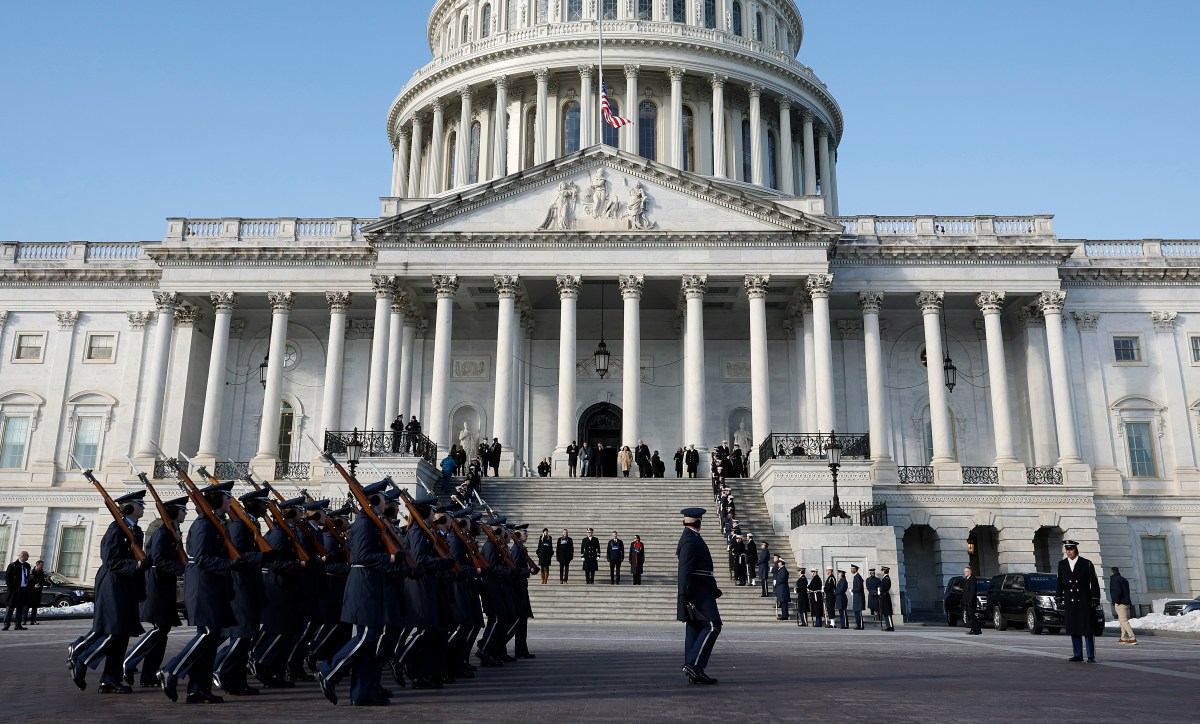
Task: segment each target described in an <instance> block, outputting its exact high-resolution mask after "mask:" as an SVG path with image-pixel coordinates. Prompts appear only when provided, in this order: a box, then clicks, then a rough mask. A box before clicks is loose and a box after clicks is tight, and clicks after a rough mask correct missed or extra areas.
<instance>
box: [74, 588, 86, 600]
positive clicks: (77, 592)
mask: <svg viewBox="0 0 1200 724" xmlns="http://www.w3.org/2000/svg"><path fill="white" fill-rule="evenodd" d="M83 594H84V590H83V589H82V588H76V589H75V590H73V591H71V595H72V596H75V597H76V598H83Z"/></svg>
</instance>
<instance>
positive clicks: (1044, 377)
mask: <svg viewBox="0 0 1200 724" xmlns="http://www.w3.org/2000/svg"><path fill="white" fill-rule="evenodd" d="M1020 318H1021V322H1022V323H1023V324H1024V326H1025V384H1026V388H1027V396H1028V398H1027V399H1028V400H1029V431H1030V433H1031V439H1030V443H1031V445H1032V458H1031V460H1030V463H1031V464H1032V465H1033V466H1035V467H1043V466H1047V465H1053V464H1054V463H1055V462H1056V461H1057V460H1058V441H1057V440H1056V439H1055V433H1054V429H1055V423H1054V405H1053V403H1052V398H1053V393H1052V392H1051V391H1050V362H1049V359H1048V357H1047V354H1046V334H1045V331H1044V330H1045V326H1046V318H1045V317H1044V316H1043V315H1042V310H1041V309H1040V308H1039V307H1038V306H1037V305H1036V304H1034V305H1031V306H1029V307H1025V308H1024V309H1022V310H1021V317H1020ZM1105 414H1106V415H1107V413H1105Z"/></svg>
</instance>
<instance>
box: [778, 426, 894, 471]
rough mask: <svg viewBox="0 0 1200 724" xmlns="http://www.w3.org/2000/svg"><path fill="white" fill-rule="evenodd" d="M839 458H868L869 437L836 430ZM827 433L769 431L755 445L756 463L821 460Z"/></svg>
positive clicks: (869, 448) (869, 453)
mask: <svg viewBox="0 0 1200 724" xmlns="http://www.w3.org/2000/svg"><path fill="white" fill-rule="evenodd" d="M837 441H838V444H839V445H841V446H842V457H843V458H850V459H861V460H870V459H871V438H870V436H869V435H867V434H866V433H840V432H839V433H837ZM828 442H829V433H827V432H826V433H822V432H773V433H771V434H770V435H768V436H767V439H765V440H763V441H762V444H760V445H759V446H758V463H759V464H760V465H762V464H764V463H766V462H767V461H768V460H779V459H783V460H788V459H791V460H824V459H825V445H826V444H827V443H828Z"/></svg>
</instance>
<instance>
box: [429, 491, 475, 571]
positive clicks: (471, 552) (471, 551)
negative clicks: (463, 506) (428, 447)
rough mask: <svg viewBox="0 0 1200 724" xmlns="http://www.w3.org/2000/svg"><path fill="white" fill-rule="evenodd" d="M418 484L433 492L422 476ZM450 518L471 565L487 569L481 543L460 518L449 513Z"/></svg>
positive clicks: (451, 528) (451, 526)
mask: <svg viewBox="0 0 1200 724" xmlns="http://www.w3.org/2000/svg"><path fill="white" fill-rule="evenodd" d="M417 484H418V485H420V486H421V487H422V488H424V490H425V492H426V494H429V495H432V494H433V492H432V491H431V490H430V489H429V486H427V485H426V484H425V483H423V482H421V480H420V478H418V479H417ZM448 518H449V520H450V530H452V531H454V535H456V536H458V539H459V540H460V541H462V544H463V545H464V546H466V548H467V556H468V557H469V558H470V560H471V567H472V568H477V569H479V570H484V569H486V568H487V567H488V564H487V559H486V558H484V557H483V552H482V551H480V550H479V544H478V543H476V542H475V539H474V538H473V537H471V536H469V535H467V534H466V533H465V532H464V531H463V529H462V527H461V526H460V525H459V524H458V520H457V519H456V518H455V517H454V516H453V515H449V516H448Z"/></svg>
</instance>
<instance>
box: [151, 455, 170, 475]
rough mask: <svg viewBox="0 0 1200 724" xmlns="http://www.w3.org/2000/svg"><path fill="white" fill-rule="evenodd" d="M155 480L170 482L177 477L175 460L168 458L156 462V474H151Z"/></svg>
mask: <svg viewBox="0 0 1200 724" xmlns="http://www.w3.org/2000/svg"><path fill="white" fill-rule="evenodd" d="M150 477H151V478H152V479H154V480H168V479H174V477H175V459H174V458H167V459H163V460H155V461H154V472H153V473H151V474H150Z"/></svg>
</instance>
